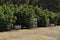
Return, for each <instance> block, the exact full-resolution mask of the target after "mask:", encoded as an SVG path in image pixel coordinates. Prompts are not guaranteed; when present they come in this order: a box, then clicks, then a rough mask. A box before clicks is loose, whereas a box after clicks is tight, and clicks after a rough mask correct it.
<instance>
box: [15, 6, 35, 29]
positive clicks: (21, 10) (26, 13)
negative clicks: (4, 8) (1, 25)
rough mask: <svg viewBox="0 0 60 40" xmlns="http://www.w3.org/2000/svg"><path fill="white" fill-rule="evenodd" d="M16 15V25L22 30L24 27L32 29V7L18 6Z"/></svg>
mask: <svg viewBox="0 0 60 40" xmlns="http://www.w3.org/2000/svg"><path fill="white" fill-rule="evenodd" d="M15 9H16V13H15V16H17V23H16V24H17V25H22V28H23V27H24V26H25V27H27V28H31V27H33V24H34V23H33V19H34V16H33V14H34V10H33V9H32V6H28V5H20V6H19V7H17V6H16V8H15Z"/></svg>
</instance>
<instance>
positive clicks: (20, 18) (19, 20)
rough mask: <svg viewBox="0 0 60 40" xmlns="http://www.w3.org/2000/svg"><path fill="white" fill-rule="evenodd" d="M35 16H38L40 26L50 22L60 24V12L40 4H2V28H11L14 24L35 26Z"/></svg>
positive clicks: (0, 26) (0, 14) (0, 21)
mask: <svg viewBox="0 0 60 40" xmlns="http://www.w3.org/2000/svg"><path fill="white" fill-rule="evenodd" d="M34 18H37V26H38V27H46V26H49V25H48V24H49V23H50V24H54V25H60V12H57V13H54V12H52V11H49V10H48V9H45V10H44V9H42V8H41V7H39V6H33V5H27V4H24V5H19V6H18V5H17V4H15V5H14V4H10V3H9V4H3V5H1V6H0V30H11V29H13V28H14V25H21V26H22V27H21V28H23V27H27V28H33V25H34V21H33V19H34ZM48 19H49V21H48ZM48 22H49V23H48Z"/></svg>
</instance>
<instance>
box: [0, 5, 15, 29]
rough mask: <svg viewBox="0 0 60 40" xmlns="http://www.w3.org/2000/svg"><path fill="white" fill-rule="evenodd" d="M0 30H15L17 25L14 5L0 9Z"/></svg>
mask: <svg viewBox="0 0 60 40" xmlns="http://www.w3.org/2000/svg"><path fill="white" fill-rule="evenodd" d="M0 8H1V9H0V11H1V13H0V15H1V16H0V19H1V20H0V21H1V22H0V30H10V29H12V28H13V24H14V23H15V18H16V17H15V16H14V7H13V5H12V4H11V5H5V4H4V5H3V6H1V7H0Z"/></svg>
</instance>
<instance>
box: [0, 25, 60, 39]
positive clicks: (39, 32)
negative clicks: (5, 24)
mask: <svg viewBox="0 0 60 40" xmlns="http://www.w3.org/2000/svg"><path fill="white" fill-rule="evenodd" d="M59 38H60V26H56V27H44V28H43V27H42V28H34V29H23V30H17V31H16V30H12V31H9V32H0V40H60V39H59Z"/></svg>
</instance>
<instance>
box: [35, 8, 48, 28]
mask: <svg viewBox="0 0 60 40" xmlns="http://www.w3.org/2000/svg"><path fill="white" fill-rule="evenodd" d="M34 10H35V14H36V16H37V18H38V27H44V26H47V20H48V17H47V15H46V13H45V12H44V10H43V9H42V8H38V7H35V8H34Z"/></svg>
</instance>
